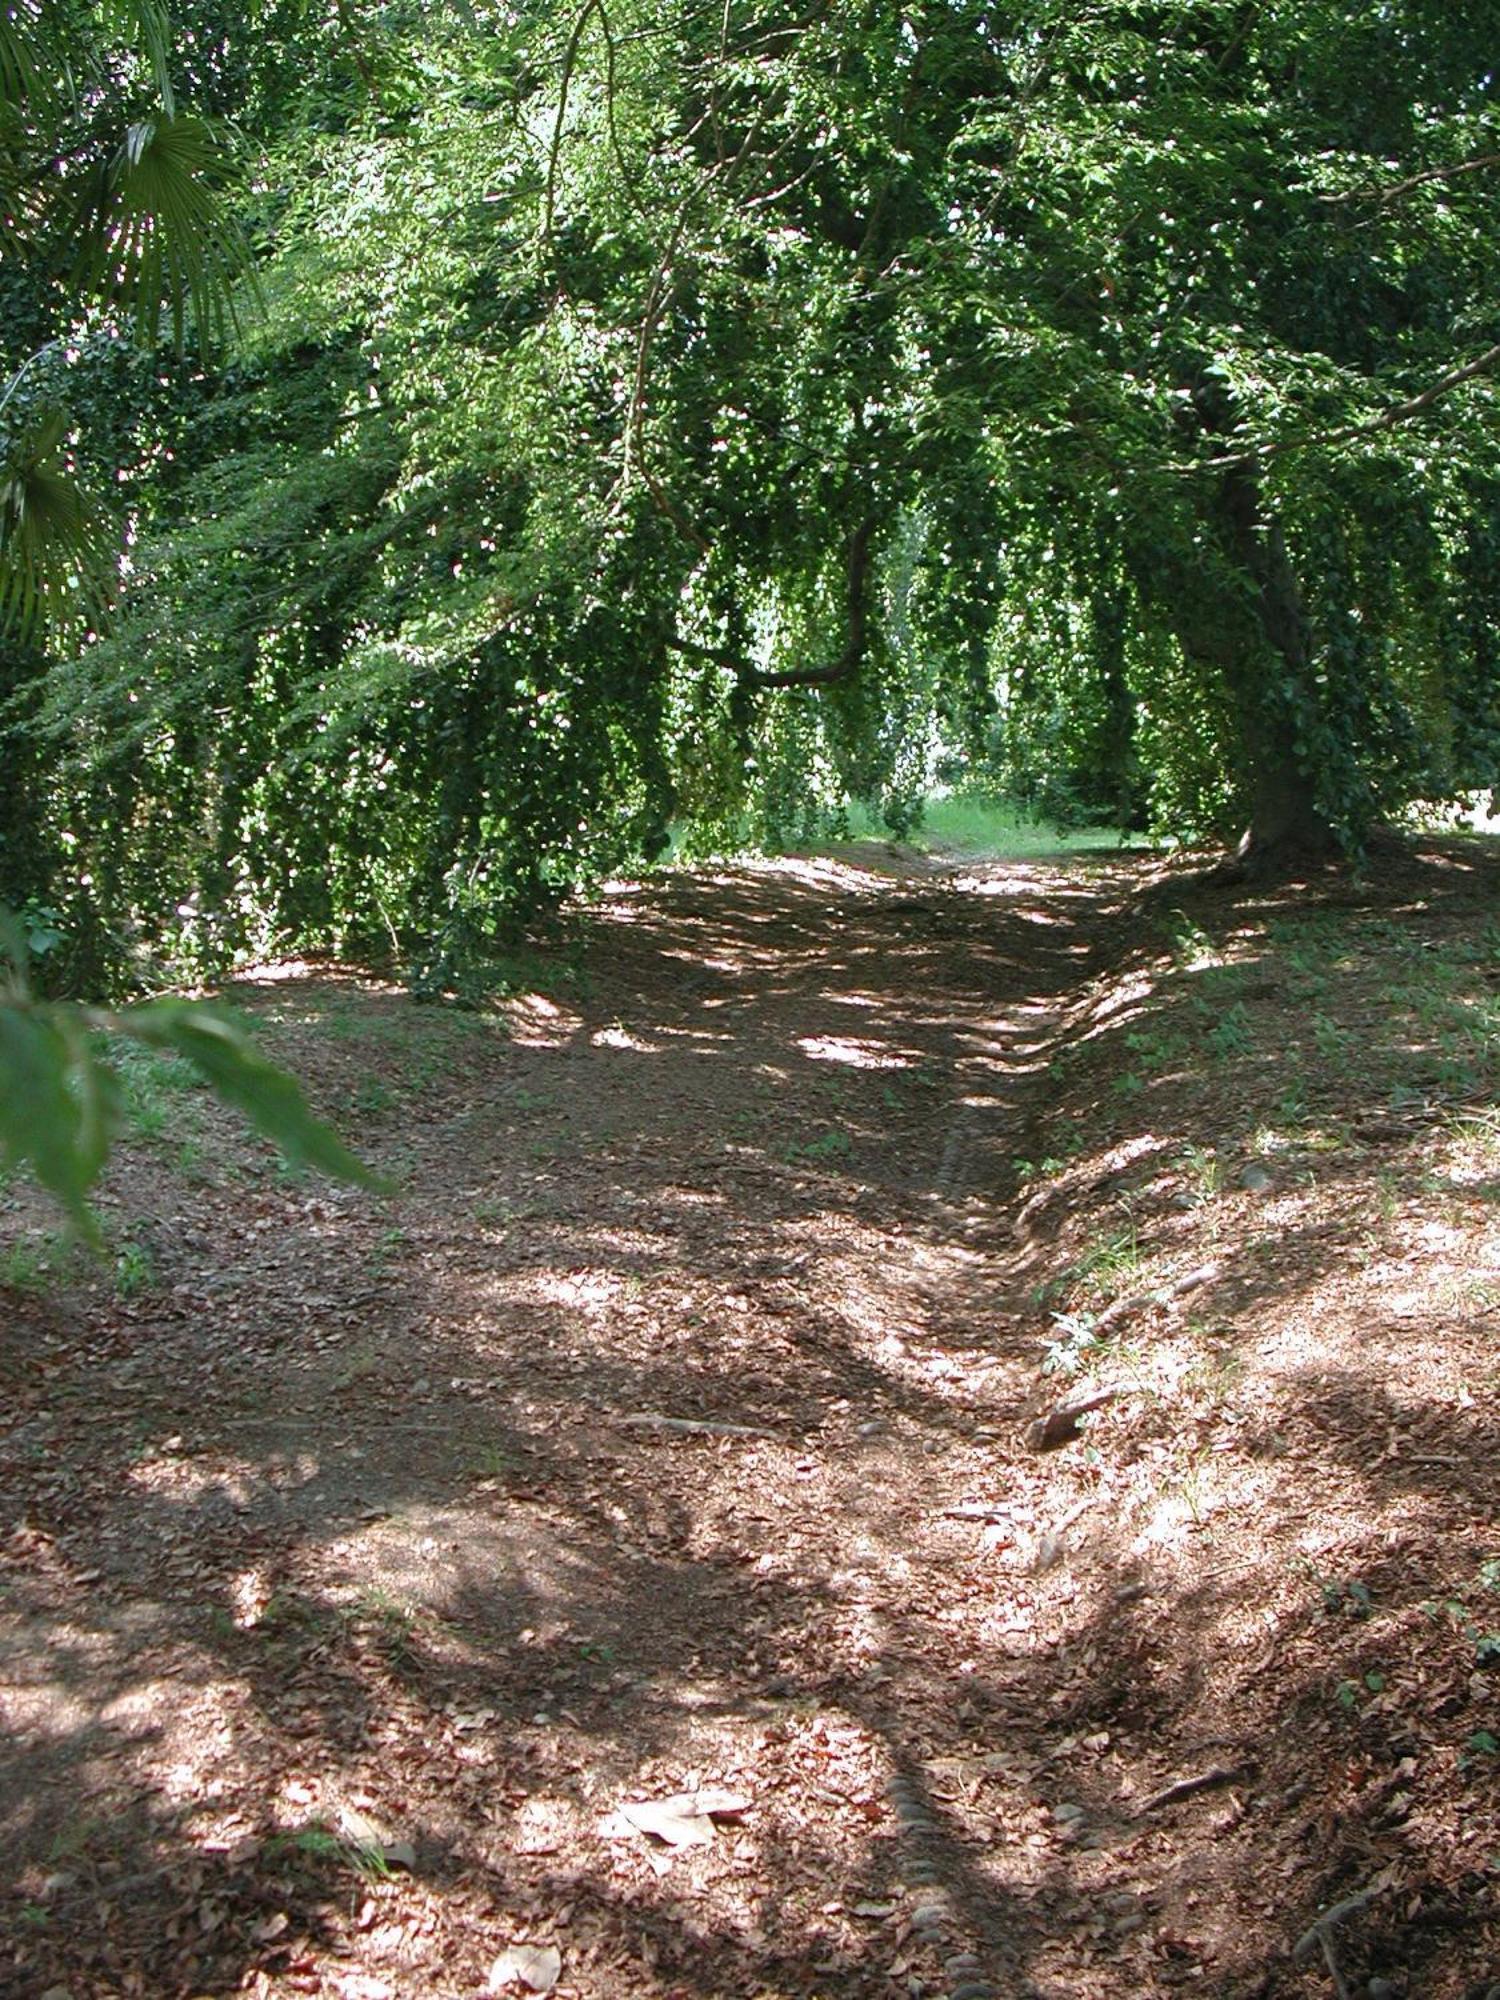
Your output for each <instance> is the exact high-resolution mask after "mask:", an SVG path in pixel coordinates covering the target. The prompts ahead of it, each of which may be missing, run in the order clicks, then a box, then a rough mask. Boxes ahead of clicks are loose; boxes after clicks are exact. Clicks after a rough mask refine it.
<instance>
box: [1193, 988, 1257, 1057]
mask: <svg viewBox="0 0 1500 2000" xmlns="http://www.w3.org/2000/svg"><path fill="white" fill-rule="evenodd" d="M1205 1039H1206V1041H1207V1043H1208V1046H1209V1049H1210V1050H1211V1051H1212V1053H1213V1054H1214V1055H1216V1056H1218V1057H1220V1058H1221V1059H1223V1060H1227V1059H1228V1058H1230V1057H1232V1056H1244V1055H1248V1054H1249V1053H1250V1050H1251V1047H1252V1045H1253V1041H1254V1037H1253V1036H1252V1035H1251V1032H1250V1016H1249V1014H1248V1013H1247V1012H1246V1010H1245V1004H1244V1002H1243V1001H1242V1000H1237V1001H1236V1002H1235V1003H1234V1005H1233V1006H1232V1007H1231V1008H1230V1009H1229V1010H1228V1012H1227V1013H1225V1014H1222V1015H1220V1017H1219V1019H1218V1021H1217V1022H1215V1024H1214V1026H1213V1027H1212V1028H1210V1029H1209V1031H1208V1034H1207V1036H1206V1037H1205Z"/></svg>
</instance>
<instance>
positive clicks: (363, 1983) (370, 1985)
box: [334, 1972, 396, 2000]
mask: <svg viewBox="0 0 1500 2000" xmlns="http://www.w3.org/2000/svg"><path fill="white" fill-rule="evenodd" d="M334 1985H335V1986H336V1987H337V1989H338V1992H339V1993H340V1995H341V1996H342V2000H395V1992H396V1989H395V1988H394V1987H393V1986H392V1985H390V1983H389V1982H388V1981H387V1980H384V1979H376V1978H373V1977H372V1976H371V1975H370V1974H369V1973H368V1972H340V1973H338V1974H337V1975H336V1976H335V1979H334Z"/></svg>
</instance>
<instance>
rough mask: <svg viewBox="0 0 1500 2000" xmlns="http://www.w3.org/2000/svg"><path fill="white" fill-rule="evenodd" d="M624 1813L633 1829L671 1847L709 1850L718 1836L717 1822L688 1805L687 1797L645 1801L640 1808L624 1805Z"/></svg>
mask: <svg viewBox="0 0 1500 2000" xmlns="http://www.w3.org/2000/svg"><path fill="white" fill-rule="evenodd" d="M620 1811H621V1812H622V1813H623V1814H624V1816H625V1818H626V1819H628V1820H629V1821H630V1824H631V1825H632V1826H633V1827H636V1828H638V1829H639V1831H640V1832H642V1833H649V1834H651V1835H653V1836H654V1838H656V1839H657V1840H664V1841H665V1842H666V1843H667V1845H668V1847H708V1846H710V1845H711V1844H712V1841H713V1837H714V1823H713V1821H712V1820H711V1819H710V1818H709V1817H708V1815H707V1813H700V1812H695V1811H694V1810H693V1808H692V1806H691V1805H689V1804H687V1802H686V1797H685V1795H682V1794H679V1795H678V1797H676V1798H672V1799H661V1800H658V1801H656V1802H655V1803H653V1802H651V1801H649V1800H643V1801H642V1802H641V1803H640V1804H638V1805H633V1804H632V1805H623V1806H621V1808H620Z"/></svg>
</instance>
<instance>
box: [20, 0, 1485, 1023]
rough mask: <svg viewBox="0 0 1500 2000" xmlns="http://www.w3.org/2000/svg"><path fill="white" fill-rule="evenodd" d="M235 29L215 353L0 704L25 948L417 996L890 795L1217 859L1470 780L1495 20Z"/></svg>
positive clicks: (1051, 7) (616, 1)
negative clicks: (288, 971)
mask: <svg viewBox="0 0 1500 2000" xmlns="http://www.w3.org/2000/svg"><path fill="white" fill-rule="evenodd" d="M256 22H257V24H258V26H259V29H260V32H259V33H257V34H256V35H255V36H253V37H252V38H251V39H252V52H251V53H248V54H247V53H246V50H245V47H244V38H243V37H242V36H241V35H240V33H239V30H238V17H235V18H234V19H231V17H230V16H229V15H228V13H227V11H223V10H220V9H216V8H215V7H213V6H210V5H199V7H198V8H197V10H196V11H195V12H194V14H193V15H192V33H191V49H190V51H189V54H190V58H191V60H190V64H189V67H190V68H191V70H192V71H193V73H194V75H195V76H196V77H197V78H198V79H199V81H200V87H201V90H202V92H203V94H204V96H205V101H206V102H208V103H210V104H211V105H212V106H213V108H214V109H215V111H216V112H217V113H219V114H220V115H225V116H233V117H234V118H236V119H237V120H239V121H240V123H241V125H242V126H243V127H244V128H245V129H246V130H247V131H248V132H249V133H250V135H251V137H252V139H253V142H254V144H255V146H256V147H257V148H258V149H259V152H258V163H257V166H256V170H255V172H254V174H253V176H250V177H247V179H248V183H249V184H248V185H247V187H246V189H245V191H244V193H243V195H242V196H241V197H240V200H239V207H238V210H237V214H238V220H239V223H240V225H241V226H242V227H243V229H244V230H245V232H246V233H247V235H248V236H249V238H250V239H251V240H253V241H254V242H255V243H257V244H258V245H259V246H261V254H260V262H259V271H260V289H261V293H262V296H263V301H264V305H263V310H262V312H261V314H260V316H259V317H258V318H257V319H256V320H255V321H254V323H253V324H250V325H248V326H247V327H246V328H245V330H244V333H243V336H242V338H241V340H240V342H239V344H238V346H237V348H236V351H235V354H234V358H233V365H232V366H231V367H228V368H225V369H222V370H218V371H215V372H213V373H211V374H203V373H194V372H192V371H180V372H179V373H177V374H176V375H172V376H171V379H170V380H169V381H167V382H165V383H161V382H158V383H157V385H156V389H157V400H156V404H155V406H154V408H153V415H152V422H151V430H150V448H149V449H148V450H144V451H143V450H142V449H141V448H140V442H139V431H137V432H136V433H135V434H134V436H133V438H132V437H129V436H125V435H123V434H120V424H119V419H118V407H119V406H118V403H117V401H116V400H115V398H114V392H113V390H112V389H106V390H101V391H100V394H99V404H100V408H99V420H98V422H97V424H96V425H95V426H93V427H92V429H93V433H94V437H95V439H96V443H95V446H94V449H95V452H96V457H97V465H98V470H99V472H100V474H101V475H103V476H108V475H110V474H111V472H112V474H113V477H114V480H115V482H116V484H117V485H118V486H120V487H121V488H122V489H123V491H124V494H125V497H126V499H127V504H128V509H129V521H130V527H129V545H128V556H127V559H126V561H125V562H124V563H123V564H122V565H121V566H120V570H119V574H118V577H117V582H116V590H117V594H118V599H119V602H118V606H117V609H116V611H115V615H114V617H113V619H112V620H111V622H110V623H109V625H108V627H107V629H105V630H104V631H103V632H102V635H101V636H100V637H98V638H97V639H96V641H95V642H93V643H90V644H88V645H86V646H83V647H79V648H75V649H73V650H72V651H71V652H69V653H67V654H65V655H63V656H61V657H58V658H55V659H53V660H51V661H49V662H48V663H46V665H45V667H44V669H43V671H42V672H40V673H32V674H30V675H29V676H28V677H26V679H25V685H26V688H27V690H28V692H27V694H26V695H25V697H24V702H25V705H26V707H27V711H28V715H27V733H26V738H25V741H26V744H27V746H28V747H27V749H26V751H25V755H26V757H27V758H28V759H29V760H30V761H29V762H28V765H27V772H28V776H27V795H26V796H27V804H26V810H27V812H28V813H29V814H30V816H31V817H30V824H31V829H32V833H31V838H32V840H33V846H34V848H35V849H36V851H38V852H44V851H45V857H46V858H45V867H46V880H47V882H48V884H49V894H51V895H52V897H53V900H54V901H55V902H56V903H57V904H58V905H59V907H65V914H66V916H67V919H68V921H67V924H66V926H65V928H66V931H67V934H68V936H69V937H70V938H73V939H80V940H87V939H89V938H98V937H100V936H104V937H108V936H113V937H115V938H121V937H123V938H126V939H127V940H139V941H141V942H143V943H151V942H159V941H160V940H161V939H162V938H163V936H165V935H167V934H170V935H171V938H172V945H173V949H174V951H175V952H176V953H177V954H178V956H179V957H180V958H181V957H185V958H186V959H187V960H188V961H189V962H192V963H203V964H213V963H217V962H222V961H223V960H224V959H225V958H227V957H228V956H230V955H232V954H233V952H234V951H235V950H237V949H240V948H242V947H246V946H248V945H251V944H256V945H264V944H265V943H266V942H267V941H268V940H275V939H283V940H291V939H297V940H299V941H301V942H304V943H319V942H324V943H329V942H338V943H340V944H342V945H345V946H348V945H353V946H354V947H356V948H370V947H378V948H382V949H388V948H390V947H391V946H392V945H393V944H394V947H395V948H396V949H398V950H399V951H400V953H401V954H402V955H404V956H405V957H406V958H407V959H408V960H409V961H410V962H412V963H413V964H414V965H415V966H416V967H417V968H418V973H419V976H420V977H422V978H424V979H426V980H428V981H430V982H432V983H433V984H435V985H438V986H442V985H446V984H448V983H450V982H451V980H452V978H453V977H454V976H455V972H456V968H458V967H460V966H462V965H463V964H464V963H465V962H466V961H468V960H470V959H472V958H473V957H474V956H476V955H480V956H482V955H483V953H484V952H485V951H486V950H487V949H489V948H490V947H492V946H493V945H494V944H496V943H497V942H500V941H502V940H503V939H504V937H505V936H506V934H507V933H508V932H510V931H512V930H514V929H515V928H516V927H517V926H518V925H522V924H525V923H527V922H529V921H531V920H532V919H534V918H535V917H536V916H537V915H538V914H539V913H543V912H545V911H547V910H548V909H550V908H553V907H555V906H556V905H557V904H558V903H559V902H561V901H562V900H563V899H564V898H565V897H566V896H567V895H569V894H570V893H572V892H573V891H574V890H576V889H577V888H578V887H580V886H584V885H587V883H588V882H589V881H590V880H592V879H595V878H597V877H598V876H599V875H601V874H602V873H604V872H607V871H609V870H611V869H614V868H616V867H619V866H621V865H624V864H626V863H629V862H631V861H638V860H639V859H640V858H642V857H648V858H649V857H651V856H653V855H654V854H657V853H659V852H660V851H662V849H663V847H664V845H665V843H666V841H667V839H668V834H669V829H673V828H675V829H676V830H677V833H678V837H679V838H681V839H683V840H684V841H685V842H686V843H687V844H688V845H689V846H690V847H691V846H692V845H693V844H695V843H696V844H697V845H699V846H700V847H702V846H709V845H713V844H723V843H726V842H731V841H734V840H742V839H744V838H745V837H747V835H748V836H752V837H760V838H772V837H778V836H782V837H784V836H786V835H790V834H797V833H800V832H805V831H812V830H814V828H815V826H816V825H817V824H818V823H819V822H820V821H822V820H824V819H825V818H826V816H827V815H828V814H829V813H836V811H837V809H838V807H839V805H840V804H841V802H842V801H843V800H845V799H846V798H849V797H859V798H863V799H868V800H871V801H874V802H876V803H877V804H879V805H881V806H882V807H883V809H884V810H885V811H886V812H887V815H888V817H889V818H890V821H891V823H892V824H893V825H895V826H898V827H900V826H904V825H907V824H909V823H910V820H911V816H912V814H913V812H914V810H915V802H916V801H917V800H918V799H919V797H920V795H921V793H922V791H923V790H924V789H925V788H926V786H927V785H928V783H929V782H930V780H931V777H932V775H933V773H934V770H936V769H937V768H939V767H941V768H943V769H945V770H958V771H962V772H966V773H968V774H970V775H971V776H973V777H974V778H976V779H978V780H982V781H985V782H988V783H991V784H994V785H997V786H1003V787H1006V788H1008V789H1010V790H1011V791H1012V793H1013V794H1015V795H1017V796H1019V797H1021V798H1023V799H1031V800H1034V801H1035V802H1036V803H1038V804H1039V805H1041V806H1043V807H1045V808H1047V809H1049V810H1052V811H1062V812H1066V813H1070V814H1072V815H1075V816H1079V817H1100V818H1103V817H1108V818H1112V819H1114V820H1117V821H1123V822H1124V823H1127V824H1131V823H1134V824H1145V823H1153V824H1155V825H1157V826H1159V827H1163V828H1166V829H1168V830H1171V831H1174V832H1177V833H1179V834H1183V835H1203V834H1214V835H1220V836H1222V835H1226V834H1228V835H1232V834H1233V833H1235V832H1238V831H1239V830H1240V829H1242V828H1244V827H1246V826H1248V827H1249V829H1250V847H1251V853H1252V856H1253V857H1255V858H1261V857H1264V858H1265V860H1266V861H1267V862H1268V863H1274V862H1276V861H1278V860H1280V859H1282V858H1284V857H1286V856H1289V855H1302V854H1305V853H1307V852H1309V851H1312V852H1315V853H1316V852H1322V851H1325V850H1328V849H1330V848H1332V847H1334V846H1338V845H1342V846H1344V847H1346V848H1348V847H1354V846H1357V845H1358V843H1359V842H1360V841H1361V840H1362V839H1363V838H1364V837H1365V836H1366V835H1367V834H1368V832H1369V831H1370V829H1371V828H1372V827H1373V826H1375V825H1376V824H1378V823H1379V821H1380V820H1381V819H1382V818H1384V817H1385V816H1387V815H1389V814H1390V813H1392V812H1393V811H1396V810H1398V809H1399V808H1401V807H1402V806H1403V805H1404V804H1406V803H1407V802H1409V801H1411V800H1412V799H1415V798H1434V799H1440V798H1449V797H1454V796H1456V795H1458V794H1460V793H1462V792H1464V791H1466V790H1469V789H1472V788H1475V787H1479V786H1483V785H1485V784H1488V783H1490V782H1492V781H1493V779H1494V777H1495V760H1496V749H1497V743H1500V708H1497V689H1496V676H1495V672H1494V665H1495V661H1494V646H1495V641H1494V638H1493V613H1492V607H1493V603H1494V582H1495V574H1496V567H1497V560H1500V512H1497V505H1496V502H1497V494H1500V435H1497V423H1496V415H1495V401H1494V392H1493V381H1492V376H1493V371H1494V369H1495V367H1496V364H1497V362H1500V348H1497V346H1496V344H1495V343H1496V338H1497V327H1496V299H1497V288H1496V283H1495V279H1496V264H1497V256H1500V231H1497V230H1496V227H1495V223H1496V191H1497V188H1500V136H1497V133H1496V107H1495V80H1494V77H1493V74H1492V64H1493V55H1494V50H1495V48H1496V47H1497V46H1500V35H1497V32H1496V31H1497V29H1500V6H1497V4H1496V0H1482V4H1480V5H1477V6H1470V7H1468V8H1466V9H1461V10H1455V9H1452V8H1450V7H1447V6H1443V5H1440V4H1438V0H1391V4H1389V5H1387V6H1384V7H1382V8H1379V9H1369V10H1363V9H1349V8H1347V7H1345V6H1343V5H1333V4H1331V0H1330V3H1329V4H1324V0H1302V3H1301V4H1298V5H1296V6H1293V5H1291V4H1289V0H1264V3H1263V4H1251V0H1243V3H1242V0H1234V4H1229V0H1203V4H1191V5H1173V6H1170V7H1166V6H1161V5H1155V6H1148V5H1144V4H1131V0H1104V4H1101V5H1099V6H1096V7H1094V8H1092V9H1089V10H1080V9H1078V8H1076V7H1074V6H1070V5H1064V4H1062V0H1044V3H1043V4H1030V5H1027V6H1024V7H1016V8H1011V9H997V8H996V7H994V6H993V5H988V4H979V0H942V4H936V0H935V4H931V5H927V4H913V5H909V6H907V7H905V8H904V9H901V10H895V9H875V8H865V7H859V6H855V5H852V4H842V0H835V4H832V5H827V6H821V5H820V6H818V7H816V8H811V9H799V8H797V7H795V6H793V7H775V6H772V7H766V6H764V5H760V4H757V5H753V6H752V5H750V4H739V0H731V3H730V4H729V5H728V6H725V5H723V4H722V0H721V3H720V4H716V5H714V6H712V7H709V6H706V5H702V4H699V0H580V4H578V5H576V6H574V7H572V8H570V9H569V10H567V11H565V12H563V13H561V14H556V13H554V12H552V11H551V10H545V11H544V10H541V9H536V8H530V7H522V8H508V9H505V10H500V9H493V8H486V7H484V6H483V5H478V4H476V5H474V6H472V7H468V6H466V7H464V8H462V9H458V8H454V9H451V10H446V11H443V10H437V9H434V8H428V9H411V10H407V11H406V12H403V11H402V10H399V9H397V10H390V11H387V12H385V13H382V14H381V15H380V16H379V17H378V18H377V17H376V16H374V15H373V14H364V13H362V12H361V11H360V10H358V9H350V10H348V11H346V12H343V13H341V14H340V15H339V17H338V19H337V22H336V23H334V24H332V25H330V23H329V22H328V21H326V20H323V19H322V18H321V17H319V19H318V20H316V21H314V20H313V19H312V18H311V17H303V16H301V15H299V14H296V13H294V12H291V11H289V10H286V9H281V10H277V9H274V8H272V9H268V10H267V11H266V12H265V13H264V15H263V16H262V15H257V16H256ZM80 365H82V364H81V362H80V363H77V364H70V366H80ZM167 372H168V373H169V374H170V371H167ZM111 424H113V425H114V429H115V433H116V434H117V435H116V438H115V442H114V443H113V444H112V445H111V444H108V442H107V440H108V439H109V437H110V435H111V431H110V426H111ZM111 452H112V453H113V461H114V462H113V466H112V467H111V464H110V462H109V461H110V454H111ZM122 473H123V474H124V478H123V480H122V479H121V477H120V475H121V474H122ZM49 843H50V846H49ZM0 855H3V850H0ZM11 893H12V895H13V896H14V895H15V894H16V891H15V890H14V889H12V891H11ZM174 912H175V913H177V914H176V915H173V914H172V913H174ZM87 956H88V954H87V953H82V954H81V957H80V962H79V963H78V964H77V965H76V966H75V967H74V974H75V976H80V977H82V976H86V977H91V978H98V977H100V976H102V972H103V970H104V967H103V965H102V963H100V962H99V961H98V955H96V962H95V963H93V964H92V965H88V966H85V965H84V964H83V962H82V959H83V958H86V957H87Z"/></svg>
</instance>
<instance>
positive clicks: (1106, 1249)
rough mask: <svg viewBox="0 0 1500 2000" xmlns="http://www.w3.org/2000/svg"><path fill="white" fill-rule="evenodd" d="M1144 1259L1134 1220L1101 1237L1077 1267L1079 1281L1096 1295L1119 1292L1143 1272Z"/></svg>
mask: <svg viewBox="0 0 1500 2000" xmlns="http://www.w3.org/2000/svg"><path fill="white" fill-rule="evenodd" d="M1142 1262H1143V1259H1142V1255H1141V1246H1140V1242H1139V1240H1138V1238H1137V1236H1136V1230H1135V1220H1134V1217H1132V1216H1130V1215H1127V1216H1126V1219H1125V1220H1124V1221H1123V1222H1122V1223H1120V1224H1118V1225H1117V1226H1116V1227H1115V1228H1113V1229H1110V1230H1107V1231H1105V1232H1104V1233H1103V1234H1102V1235H1100V1236H1099V1237H1097V1238H1096V1239H1095V1240H1094V1242H1092V1243H1091V1244H1090V1245H1089V1246H1088V1248H1087V1249H1086V1250H1085V1251H1084V1253H1083V1255H1082V1257H1080V1258H1079V1260H1078V1262H1077V1264H1076V1265H1075V1266H1074V1268H1073V1278H1074V1280H1075V1282H1077V1283H1078V1284H1080V1285H1084V1286H1086V1287H1087V1288H1088V1290H1089V1291H1091V1292H1094V1293H1096V1294H1100V1293H1102V1294H1109V1293H1112V1292H1116V1291H1118V1290H1119V1288H1120V1286H1121V1285H1122V1284H1123V1283H1124V1282H1125V1280H1126V1279H1127V1278H1133V1277H1135V1276H1136V1274H1137V1273H1138V1272H1139V1271H1140V1268H1141V1265H1142Z"/></svg>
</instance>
